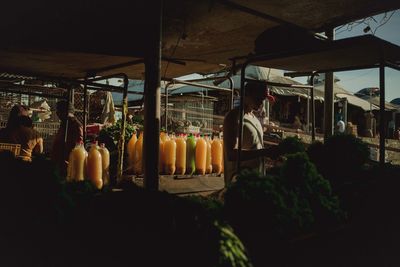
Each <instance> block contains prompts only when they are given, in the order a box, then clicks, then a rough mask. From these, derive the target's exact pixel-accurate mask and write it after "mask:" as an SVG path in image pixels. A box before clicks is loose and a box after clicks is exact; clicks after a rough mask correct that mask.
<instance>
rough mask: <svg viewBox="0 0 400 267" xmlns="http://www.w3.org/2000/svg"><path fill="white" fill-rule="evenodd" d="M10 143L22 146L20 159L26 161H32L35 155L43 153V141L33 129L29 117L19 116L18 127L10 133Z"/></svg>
mask: <svg viewBox="0 0 400 267" xmlns="http://www.w3.org/2000/svg"><path fill="white" fill-rule="evenodd" d="M9 140H10V143H14V144H20V145H21V152H20V154H19V157H20V158H21V159H22V160H25V161H31V160H32V155H33V154H40V153H42V152H43V139H42V138H41V137H40V134H39V133H38V132H37V131H36V130H35V129H33V123H32V119H31V118H30V117H28V116H19V117H17V119H16V125H15V127H13V128H12V129H11V130H10V133H9Z"/></svg>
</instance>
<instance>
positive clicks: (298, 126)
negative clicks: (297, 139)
mask: <svg viewBox="0 0 400 267" xmlns="http://www.w3.org/2000/svg"><path fill="white" fill-rule="evenodd" d="M293 128H294V129H300V130H301V129H302V123H301V121H300V118H299V116H297V115H296V116H294V121H293Z"/></svg>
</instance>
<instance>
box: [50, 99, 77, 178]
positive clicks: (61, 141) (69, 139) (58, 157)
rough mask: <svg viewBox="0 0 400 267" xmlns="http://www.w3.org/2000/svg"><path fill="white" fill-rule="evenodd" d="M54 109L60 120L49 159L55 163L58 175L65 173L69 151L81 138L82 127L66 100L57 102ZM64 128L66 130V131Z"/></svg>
mask: <svg viewBox="0 0 400 267" xmlns="http://www.w3.org/2000/svg"><path fill="white" fill-rule="evenodd" d="M56 109H57V110H56V114H57V116H58V118H59V119H60V120H61V124H60V128H59V129H58V131H57V134H56V136H55V137H54V142H53V148H52V151H51V159H52V161H53V162H54V163H55V164H56V166H57V168H58V170H59V172H60V175H66V173H67V161H68V158H69V153H70V152H71V151H72V149H73V148H74V147H75V145H76V143H77V142H79V141H82V140H83V127H82V124H81V123H80V122H79V121H78V119H77V118H76V117H75V116H74V110H73V107H68V102H67V101H65V100H62V101H59V102H57V107H56ZM67 125H68V126H67ZM66 128H67V130H68V131H66Z"/></svg>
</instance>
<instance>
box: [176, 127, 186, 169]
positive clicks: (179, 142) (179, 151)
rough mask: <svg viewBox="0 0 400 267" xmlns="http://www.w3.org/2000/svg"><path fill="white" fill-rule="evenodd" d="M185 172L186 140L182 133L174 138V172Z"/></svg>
mask: <svg viewBox="0 0 400 267" xmlns="http://www.w3.org/2000/svg"><path fill="white" fill-rule="evenodd" d="M185 172H186V141H185V139H184V138H183V135H180V136H179V137H178V138H177V139H176V171H175V174H178V175H184V174H185Z"/></svg>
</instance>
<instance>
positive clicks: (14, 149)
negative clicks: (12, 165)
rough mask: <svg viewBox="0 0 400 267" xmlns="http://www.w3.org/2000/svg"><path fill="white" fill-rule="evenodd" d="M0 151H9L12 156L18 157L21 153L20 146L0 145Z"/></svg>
mask: <svg viewBox="0 0 400 267" xmlns="http://www.w3.org/2000/svg"><path fill="white" fill-rule="evenodd" d="M0 151H11V152H12V153H13V154H14V156H16V157H17V156H19V153H20V151H21V145H20V144H9V143H0Z"/></svg>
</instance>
